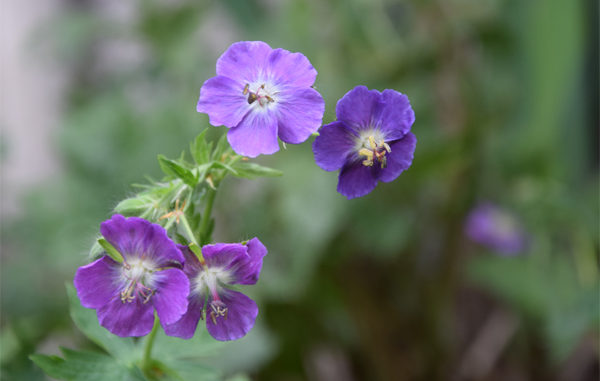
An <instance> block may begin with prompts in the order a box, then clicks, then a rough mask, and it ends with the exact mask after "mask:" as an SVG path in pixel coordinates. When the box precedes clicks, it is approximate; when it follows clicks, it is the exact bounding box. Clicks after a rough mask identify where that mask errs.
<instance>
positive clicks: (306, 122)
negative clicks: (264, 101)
mask: <svg viewBox="0 0 600 381" xmlns="http://www.w3.org/2000/svg"><path fill="white" fill-rule="evenodd" d="M324 112H325V101H324V100H323V97H321V94H319V93H318V92H317V91H316V90H315V89H312V88H310V87H308V88H305V89H297V90H294V91H293V92H289V93H288V94H286V97H285V98H283V99H282V100H281V101H278V102H277V119H278V121H279V124H278V125H279V138H280V139H281V140H283V141H284V142H286V143H292V144H298V143H302V142H303V141H305V140H306V139H308V138H309V137H310V135H311V134H312V133H313V132H316V131H317V130H318V129H319V127H320V126H321V122H322V121H323V113H324Z"/></svg>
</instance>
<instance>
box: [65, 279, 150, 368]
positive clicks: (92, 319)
mask: <svg viewBox="0 0 600 381" xmlns="http://www.w3.org/2000/svg"><path fill="white" fill-rule="evenodd" d="M66 287H67V295H68V297H69V309H70V313H71V318H72V319H73V321H74V322H75V325H76V326H77V328H79V330H80V331H81V332H83V334H84V335H86V336H87V337H88V338H89V339H90V340H92V341H93V342H94V343H96V344H98V345H99V346H100V347H102V348H103V349H105V350H106V351H107V352H108V353H110V354H111V355H112V356H114V357H115V358H116V359H117V360H118V361H119V362H121V363H123V364H126V365H128V364H131V363H133V361H134V360H135V359H136V358H138V357H139V356H138V355H139V350H138V348H137V347H136V345H135V343H134V342H133V339H132V338H130V337H118V336H115V335H113V334H112V333H110V332H109V331H107V330H106V328H103V327H101V326H100V325H99V324H98V317H97V316H96V312H95V311H94V310H92V309H88V308H85V307H83V306H82V305H81V303H80V301H79V298H78V297H77V292H76V291H75V287H73V285H71V284H69V283H67V285H66Z"/></svg>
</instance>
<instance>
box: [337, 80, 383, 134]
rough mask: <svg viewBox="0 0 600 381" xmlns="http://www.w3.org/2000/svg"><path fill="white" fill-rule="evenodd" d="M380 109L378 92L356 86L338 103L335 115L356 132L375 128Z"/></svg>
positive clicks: (379, 94)
mask: <svg viewBox="0 0 600 381" xmlns="http://www.w3.org/2000/svg"><path fill="white" fill-rule="evenodd" d="M382 107H383V102H382V99H381V93H380V92H379V91H377V90H369V89H367V87H366V86H356V87H355V88H354V89H352V90H350V91H348V92H347V93H346V94H345V95H344V96H343V97H342V98H341V99H340V100H339V101H338V103H337V106H336V109H335V113H336V115H337V118H338V120H340V121H342V122H344V123H346V125H347V126H348V127H349V128H352V129H354V130H355V131H357V132H358V131H359V130H361V129H365V128H369V127H375V126H376V122H377V121H378V120H379V118H380V114H381V110H382Z"/></svg>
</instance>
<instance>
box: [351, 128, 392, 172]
mask: <svg viewBox="0 0 600 381" xmlns="http://www.w3.org/2000/svg"><path fill="white" fill-rule="evenodd" d="M390 152H392V149H391V148H390V146H389V145H388V144H387V143H386V142H385V141H384V140H383V138H381V137H379V136H377V137H376V136H375V135H374V134H372V135H369V136H367V137H366V139H362V144H361V145H360V148H359V150H358V155H359V156H364V157H365V160H363V162H362V165H364V166H365V167H372V166H373V164H374V163H375V162H378V163H380V164H381V168H382V169H383V168H385V167H386V166H387V158H386V157H385V155H386V153H390Z"/></svg>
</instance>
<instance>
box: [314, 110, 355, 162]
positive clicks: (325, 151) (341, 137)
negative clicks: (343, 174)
mask: <svg viewBox="0 0 600 381" xmlns="http://www.w3.org/2000/svg"><path fill="white" fill-rule="evenodd" d="M355 139H356V135H354V132H353V131H352V130H351V129H349V128H348V127H347V126H346V125H345V124H344V123H343V122H333V123H330V124H328V125H325V126H323V128H321V129H320V130H319V136H317V137H316V139H315V141H314V143H313V153H314V154H315V162H316V163H317V165H318V166H319V167H321V168H322V169H324V170H326V171H335V170H338V169H340V168H342V166H343V165H344V163H346V160H347V158H348V155H349V154H350V153H351V152H352V151H353V150H354V146H355V145H356V142H355Z"/></svg>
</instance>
